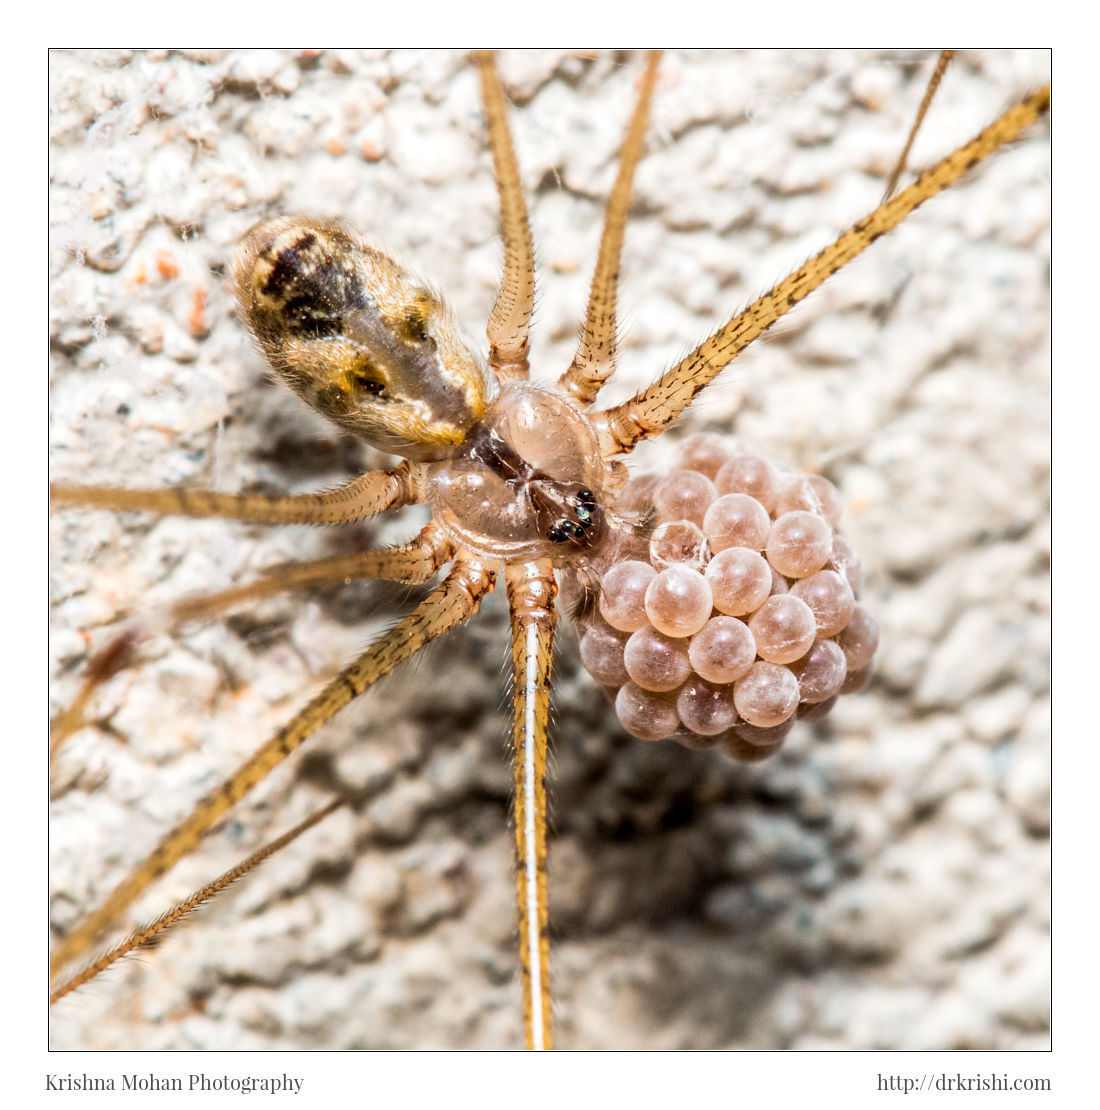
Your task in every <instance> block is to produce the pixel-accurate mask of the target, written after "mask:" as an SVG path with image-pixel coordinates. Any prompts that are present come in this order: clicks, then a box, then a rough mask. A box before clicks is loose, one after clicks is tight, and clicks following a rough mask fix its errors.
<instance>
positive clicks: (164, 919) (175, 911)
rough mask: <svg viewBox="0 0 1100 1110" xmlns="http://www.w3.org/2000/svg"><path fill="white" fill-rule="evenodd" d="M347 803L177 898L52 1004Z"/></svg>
mask: <svg viewBox="0 0 1100 1110" xmlns="http://www.w3.org/2000/svg"><path fill="white" fill-rule="evenodd" d="M343 804H344V802H343V799H340V798H338V799H337V800H336V801H334V802H329V804H328V805H327V806H325V807H324V808H323V809H319V810H318V811H317V812H316V813H312V814H310V816H309V817H307V818H306V819H305V820H304V821H300V822H299V823H298V824H297V825H295V826H294V828H292V829H290V830H289V831H288V832H285V833H283V834H282V836H279V837H276V839H275V840H272V841H271V842H270V843H269V844H265V845H264V846H263V847H262V848H261V849H260V850H259V851H258V852H253V853H252V855H250V856H249V857H248V859H246V860H243V861H242V862H241V863H238V864H237V865H236V866H235V867H231V868H230V869H229V870H228V871H224V872H222V874H221V875H219V876H218V877H217V878H216V879H215V880H214V881H213V882H210V883H207V884H206V886H204V887H200V888H199V889H198V890H196V891H195V893H194V894H192V895H191V896H190V897H188V898H185V899H184V900H183V901H182V902H177V903H176V904H175V905H174V906H173V907H172V908H171V909H169V910H166V911H165V912H164V913H162V914H161V915H160V916H159V917H157V918H155V919H154V920H153V921H151V922H150V923H149V924H148V925H145V926H143V927H142V928H140V929H135V930H134V931H133V932H132V933H131V934H130V935H129V936H128V937H127V938H126V939H125V940H123V941H122V942H120V943H119V944H116V945H115V946H114V948H111V949H109V950H108V951H107V952H104V953H103V955H102V956H98V957H97V958H96V959H94V960H93V961H92V962H91V963H89V964H88V965H86V966H85V967H83V968H81V969H80V971H78V972H77V973H76V974H75V975H72V976H70V977H69V978H68V979H66V980H65V981H64V982H63V983H59V984H58V985H57V986H56V987H55V988H54V989H53V990H51V991H50V1005H51V1006H52V1005H53V1004H54V1003H55V1002H57V1001H59V1000H60V999H62V998H64V997H65V995H67V994H70V993H71V992H72V991H74V990H76V989H77V987H82V986H84V984H85V983H88V982H90V981H91V980H92V979H94V978H95V977H96V976H97V975H99V974H100V972H103V971H106V970H107V968H109V967H110V966H111V964H114V963H117V962H118V961H119V960H121V959H122V957H123V956H127V955H129V954H130V953H131V952H136V951H137V950H138V949H139V948H152V947H153V946H154V945H157V944H159V943H160V942H161V941H162V940H163V939H164V935H165V933H167V932H168V931H169V930H170V929H173V928H175V927H176V926H177V925H179V924H180V923H181V922H182V921H184V920H185V919H186V918H187V917H189V916H190V915H191V914H193V913H194V912H195V910H197V909H198V908H199V907H200V906H202V905H204V904H205V903H207V902H209V901H210V899H211V898H214V897H215V896H216V895H218V894H220V893H221V892H222V891H223V890H225V889H226V887H228V886H231V885H232V884H233V883H235V882H236V881H237V880H238V879H242V878H244V876H245V875H247V874H248V873H249V871H254V870H255V869H256V868H257V867H259V865H260V864H261V863H263V862H264V860H266V859H270V858H271V857H272V856H273V855H274V854H275V853H276V852H277V851H279V849H280V848H285V847H286V846H287V845H288V844H289V843H290V842H291V841H292V840H297V839H298V837H300V836H301V835H302V833H304V832H308V831H309V830H310V829H312V828H313V826H314V825H317V824H320V822H321V821H323V820H324V819H325V818H326V817H327V816H328V815H329V814H330V813H333V812H335V811H336V810H338V809H339V808H340V807H341V806H342V805H343Z"/></svg>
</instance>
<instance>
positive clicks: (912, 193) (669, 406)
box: [593, 85, 1050, 458]
mask: <svg viewBox="0 0 1100 1110" xmlns="http://www.w3.org/2000/svg"><path fill="white" fill-rule="evenodd" d="M1049 108H1050V86H1049V85H1046V86H1044V87H1043V88H1042V89H1039V90H1038V91H1037V92H1034V93H1032V94H1031V95H1030V96H1028V97H1025V99H1023V100H1022V101H1020V102H1019V103H1018V104H1016V105H1014V106H1013V107H1012V108H1010V109H1009V110H1008V111H1007V112H1005V113H1004V115H1002V116H1001V117H1000V118H999V119H997V120H995V121H994V122H993V123H992V124H991V125H990V126H989V127H987V128H986V129H985V130H984V131H982V132H981V133H980V134H978V135H977V136H975V138H973V139H971V140H970V142H968V143H965V144H964V145H963V146H961V147H959V149H958V150H956V151H955V152H954V153H952V154H949V155H948V156H947V157H946V158H944V159H943V160H942V161H940V162H937V163H936V165H934V166H933V167H932V168H931V169H929V170H926V171H925V172H924V173H923V174H921V176H920V177H919V178H918V179H917V180H916V182H914V183H913V184H912V185H910V186H909V188H907V189H905V190H903V191H902V192H900V193H899V194H898V195H897V196H896V197H894V198H893V199H891V200H889V201H886V202H884V203H883V204H880V205H879V206H878V208H876V209H875V210H874V211H873V212H872V213H871V214H870V215H869V216H866V217H865V218H864V219H862V220H860V221H859V223H857V224H855V225H854V226H852V227H851V228H850V229H849V230H848V231H846V232H845V233H844V234H843V235H841V236H840V238H839V239H837V240H836V241H835V242H834V243H832V244H830V245H829V246H828V247H826V248H825V249H824V250H823V251H820V252H819V253H818V254H816V255H814V257H813V258H811V259H810V260H809V261H808V262H807V263H806V264H805V265H803V266H800V267H799V268H798V269H797V270H795V271H794V272H793V273H792V274H789V275H788V276H787V277H785V278H784V279H783V280H782V281H781V282H779V284H778V285H776V286H774V287H773V288H772V289H771V290H770V291H769V292H767V293H765V294H764V295H763V296H762V297H759V298H758V299H757V300H755V301H753V303H752V304H750V305H749V306H748V308H746V309H744V310H743V311H742V312H741V313H739V314H738V315H737V316H734V317H733V318H732V319H731V320H729V321H728V322H727V323H725V324H723V325H722V327H720V328H719V329H718V330H717V331H716V332H715V333H714V334H713V335H712V336H710V338H709V339H706V340H704V341H703V342H702V343H701V344H700V345H699V346H698V347H696V348H695V350H694V351H692V352H691V354H689V355H687V356H686V357H685V358H683V359H681V360H680V362H678V363H677V364H676V365H675V366H673V367H672V369H670V370H667V371H666V372H665V373H664V374H662V375H661V377H659V378H658V379H657V380H656V381H655V382H653V383H652V384H651V385H649V386H647V387H646V388H645V389H643V390H642V391H641V392H640V393H638V394H636V395H635V396H634V397H632V398H631V399H630V400H629V401H625V402H623V403H622V404H621V405H616V406H615V407H614V408H610V409H603V410H601V411H599V412H597V413H594V414H593V420H594V421H595V423H596V428H597V435H598V437H599V444H600V450H601V452H602V453H603V456H604V457H605V458H610V457H611V456H613V455H617V454H619V453H620V452H624V451H632V450H633V449H634V447H635V446H636V445H637V444H638V443H639V442H640V441H641V440H643V439H649V438H650V437H652V436H656V435H660V434H661V432H663V431H664V430H665V429H666V428H667V427H668V426H669V425H670V424H671V423H672V422H673V421H674V420H676V418H677V417H678V416H680V414H681V413H682V412H683V411H684V409H686V408H687V407H688V405H690V404H691V402H692V401H693V400H694V398H695V396H696V394H698V393H699V392H701V391H702V390H703V389H705V388H706V387H707V386H708V385H709V384H710V383H711V382H712V381H713V380H714V379H715V378H716V377H717V376H718V374H719V373H720V372H721V371H722V370H724V369H725V368H726V367H727V366H728V365H729V364H730V363H731V362H732V361H733V360H734V358H736V357H737V355H738V354H739V353H740V352H741V351H742V350H744V349H745V347H747V346H748V345H749V344H750V343H752V342H753V340H755V339H756V338H758V337H759V336H760V335H762V334H763V333H764V332H765V331H767V329H768V328H770V327H771V326H772V324H774V323H775V322H776V320H778V319H779V318H780V317H781V316H783V315H785V314H786V313H787V312H789V311H790V310H791V309H792V308H794V306H795V305H796V304H798V302H799V301H801V300H802V299H803V298H804V297H806V296H808V295H809V294H810V293H812V292H813V291H814V290H815V289H816V288H817V287H818V286H819V285H821V284H822V283H823V282H824V281H825V280H826V279H827V278H829V277H831V276H832V275H833V274H835V273H836V272H837V270H839V269H840V268H841V267H843V266H845V265H847V264H848V263H849V262H850V261H851V260H852V259H853V258H855V257H856V255H858V254H860V253H861V252H862V251H864V250H866V248H867V247H869V246H870V245H871V244H872V243H873V242H874V241H875V240H876V239H877V238H878V237H879V236H880V235H883V234H885V233H886V232H887V231H891V230H892V229H893V228H895V227H896V226H897V225H898V224H899V223H901V222H902V220H904V219H905V218H906V217H907V216H908V215H909V214H910V213H912V212H913V210H914V209H916V208H917V207H918V206H919V205H921V204H922V203H923V202H924V201H926V200H928V198H929V197H932V196H935V195H936V193H938V192H940V191H941V190H943V189H945V188H947V187H948V186H949V185H952V184H953V183H954V182H956V181H957V180H958V179H959V178H960V177H962V175H963V174H964V173H966V172H967V171H968V170H970V169H972V168H973V167H974V166H975V165H977V163H978V162H980V161H981V160H982V159H983V158H986V157H988V156H989V155H990V154H992V153H993V152H994V151H995V150H997V149H998V147H1001V146H1003V145H1004V144H1005V143H1009V142H1012V140H1013V139H1015V138H1016V137H1017V136H1018V135H1020V133H1021V132H1022V131H1024V130H1025V129H1026V128H1027V127H1029V126H1030V125H1031V124H1032V123H1034V122H1035V121H1036V120H1037V119H1038V118H1039V117H1040V116H1041V115H1042V114H1043V113H1045V112H1046V111H1048V110H1049Z"/></svg>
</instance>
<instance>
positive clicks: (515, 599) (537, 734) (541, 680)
mask: <svg viewBox="0 0 1100 1110" xmlns="http://www.w3.org/2000/svg"><path fill="white" fill-rule="evenodd" d="M504 574H505V581H506V582H507V584H508V605H509V609H510V611H511V618H512V620H511V624H512V668H513V675H514V679H513V681H514V684H515V685H514V689H513V698H512V706H513V721H512V736H513V739H514V743H515V799H516V816H515V822H516V827H515V832H516V905H517V908H518V911H519V954H520V966H521V968H522V974H523V1030H524V1040H525V1043H526V1047H527V1048H531V1049H544V1048H551V1047H553V1042H552V1033H551V1014H550V936H549V932H548V924H549V911H548V906H547V884H546V731H547V719H548V716H549V711H550V667H551V660H552V656H553V646H554V626H555V624H556V623H557V614H556V612H555V611H554V595H555V594H556V593H557V592H558V587H557V582H556V581H555V579H554V569H553V566H552V565H551V563H550V560H549V559H540V560H538V561H537V562H531V563H519V564H514V565H512V566H509V567H507V568H506V570H505V572H504Z"/></svg>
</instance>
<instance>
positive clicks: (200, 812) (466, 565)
mask: <svg viewBox="0 0 1100 1110" xmlns="http://www.w3.org/2000/svg"><path fill="white" fill-rule="evenodd" d="M495 578H496V572H495V570H494V569H493V568H492V567H491V566H490V565H488V564H486V563H483V562H480V561H478V560H464V559H463V560H459V561H458V562H456V563H455V565H454V567H453V568H452V570H451V573H450V574H449V575H448V576H447V577H446V578H445V579H444V580H443V582H441V583H440V585H439V586H438V587H437V588H436V589H435V590H433V591H432V593H431V594H430V595H429V596H428V597H427V598H426V599H425V600H424V601H423V602H422V603H421V604H420V605H418V606H417V607H416V609H414V610H413V611H412V612H411V613H410V614H409V615H408V616H407V617H406V618H405V619H404V620H402V621H401V622H400V623H399V624H398V625H397V626H396V627H395V628H393V629H391V630H390V631H389V632H388V633H386V635H384V636H382V637H380V638H379V639H378V640H376V641H375V642H374V643H373V644H372V645H371V646H370V647H369V648H368V649H367V650H366V651H365V652H364V653H363V654H362V655H360V656H359V658H358V659H356V660H355V661H354V662H353V663H352V664H351V665H350V666H348V667H346V668H345V669H344V670H343V672H341V673H340V674H339V675H337V676H336V678H334V679H333V680H332V681H331V682H330V683H329V684H328V685H327V686H326V687H325V688H324V689H323V690H322V691H321V692H320V693H319V694H318V695H317V696H316V697H314V698H313V699H312V700H311V701H310V702H309V703H308V704H307V705H306V706H305V707H304V708H303V709H302V710H300V711H299V712H298V713H297V714H296V715H295V716H294V717H293V718H292V719H291V720H290V721H289V722H288V723H287V724H285V725H284V726H283V727H282V728H280V729H279V730H278V731H277V732H276V733H275V734H274V736H272V737H271V739H269V740H268V741H267V742H266V743H265V744H263V745H262V747H260V748H259V749H258V750H257V751H256V752H255V753H254V754H253V755H252V756H251V758H249V759H248V760H246V761H245V762H244V763H243V764H241V766H240V767H238V768H237V770H236V771H235V772H234V773H233V774H232V775H231V776H230V777H229V778H228V779H226V781H225V782H223V783H222V784H221V785H220V786H219V787H217V788H216V789H215V790H213V791H212V792H211V793H209V794H208V795H207V796H206V797H205V798H203V799H202V800H201V801H200V802H199V803H198V805H196V806H195V808H194V810H193V811H192V812H191V815H190V816H189V817H188V818H186V820H184V821H183V822H182V823H181V824H179V825H178V826H177V827H176V828H175V829H173V830H172V831H171V832H170V833H168V835H167V836H165V837H164V839H163V840H162V841H161V842H160V844H159V845H157V847H156V848H155V849H154V850H153V851H152V852H151V853H150V855H149V856H148V857H147V858H146V859H145V860H144V861H143V862H142V863H140V864H138V865H137V867H135V868H134V869H133V870H132V871H131V872H130V874H129V875H127V876H126V878H125V879H123V880H122V882H121V883H119V884H118V886H116V887H115V889H114V890H113V891H112V892H111V894H110V895H108V897H107V899H106V901H105V902H104V903H103V904H102V905H101V906H99V908H98V909H96V910H93V911H92V913H90V914H89V915H88V916H87V917H86V918H84V920H83V921H82V922H80V924H79V925H77V927H76V928H75V929H74V930H73V931H72V932H71V933H70V934H69V935H68V936H66V937H65V938H64V940H62V941H61V942H60V943H59V944H58V945H57V947H56V948H55V950H54V953H53V956H52V958H51V962H50V967H51V970H57V969H59V968H60V967H61V966H62V965H64V964H67V963H68V962H69V961H70V960H72V959H74V958H75V957H77V956H79V955H81V954H82V953H84V952H86V951H87V950H88V948H89V947H90V946H91V944H92V943H94V941H95V939H96V937H97V936H98V935H99V933H100V932H102V930H103V929H104V928H105V927H106V926H107V925H109V924H110V922H111V921H112V920H113V919H114V918H115V917H117V916H118V915H119V914H120V913H121V912H122V911H123V910H125V909H126V907H127V906H129V905H130V904H131V903H132V902H133V901H134V899H135V898H137V897H138V896H139V895H140V894H141V893H142V892H143V891H144V890H145V889H146V887H148V886H149V884H150V883H152V882H153V881H154V880H156V879H158V878H160V876H161V875H163V874H165V873H166V872H167V871H168V870H169V869H170V868H171V867H173V866H174V865H175V863H176V862H177V861H178V860H179V859H180V858H181V857H182V856H184V855H186V854H187V853H188V852H189V851H190V850H191V849H192V848H193V847H194V846H195V845H196V844H197V843H198V842H199V840H200V838H201V837H202V836H203V835H204V834H205V833H206V832H207V830H208V829H210V828H211V827H212V826H213V825H214V824H215V823H216V822H217V820H218V819H219V818H220V817H221V816H222V814H224V813H225V812H226V811H227V810H228V809H229V808H230V806H232V805H235V804H236V803H237V802H238V801H240V799H241V798H243V797H244V796H245V794H247V793H248V792H249V791H250V790H251V789H252V788H253V787H254V786H256V785H257V784H258V783H259V782H261V781H262V780H263V779H264V778H266V777H267V775H268V774H270V772H271V771H273V770H274V769H275V768H276V767H277V766H278V765H279V764H280V763H281V762H282V761H283V760H284V759H286V757H287V756H289V755H290V754H291V753H293V752H294V751H295V750H296V749H297V748H298V747H300V746H301V744H302V743H303V742H304V741H305V740H306V739H308V737H310V736H311V735H312V734H313V733H314V732H316V731H317V729H319V728H320V727H321V725H323V724H324V723H325V722H326V721H327V720H328V719H329V718H330V717H332V716H333V715H334V714H335V713H337V712H338V711H339V710H341V709H343V708H344V706H345V705H347V704H348V703H349V702H350V701H352V700H353V699H354V698H357V697H358V696H359V695H360V694H361V693H363V691H364V690H366V689H367V688H368V687H369V686H371V685H372V684H373V683H375V682H377V681H378V679H380V678H382V676H383V675H386V674H388V673H389V672H390V671H392V670H393V669H394V667H396V666H397V665H398V663H401V662H403V661H404V660H406V659H408V658H409V657H410V656H412V655H415V654H416V653H417V652H418V651H419V650H420V649H421V648H422V647H424V646H425V645H427V644H428V643H430V642H431V641H432V640H434V639H436V638H437V637H439V636H441V635H442V634H443V633H444V632H446V631H447V630H448V629H451V628H453V627H454V626H455V625H457V624H461V623H462V622H463V621H464V620H466V619H467V618H469V617H470V616H471V615H472V614H473V613H474V612H476V610H477V608H478V606H479V605H480V603H481V599H482V598H483V597H484V596H485V595H486V594H487V593H488V592H489V591H490V590H491V589H492V587H493V583H494V581H495Z"/></svg>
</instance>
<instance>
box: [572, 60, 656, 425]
mask: <svg viewBox="0 0 1100 1110" xmlns="http://www.w3.org/2000/svg"><path fill="white" fill-rule="evenodd" d="M660 60H661V52H660V51H659V50H653V51H651V52H650V54H649V57H648V59H647V60H646V67H645V73H644V74H643V75H642V85H641V88H640V90H639V91H638V102H637V104H636V105H635V106H634V115H633V116H632V117H631V119H630V125H629V126H628V127H627V130H626V138H625V139H624V140H623V149H622V153H621V154H620V155H619V172H618V174H617V175H616V177H615V185H614V187H613V188H612V190H611V196H610V198H609V199H608V202H607V212H606V214H605V215H604V221H603V233H602V234H601V236H600V253H599V255H598V256H597V258H596V270H595V273H594V274H593V275H592V288H591V290H590V291H589V294H588V311H587V313H586V314H585V318H584V332H583V334H582V335H581V341H580V344H579V345H578V347H577V353H576V354H575V355H574V356H573V361H572V363H571V364H570V366H569V369H568V370H566V371H565V373H564V374H562V376H561V378H559V379H558V385H559V386H560V387H561V388H562V389H564V390H566V391H567V392H568V393H570V394H571V395H572V396H573V397H575V398H576V399H577V400H578V401H580V403H581V404H582V405H584V407H585V408H587V407H588V406H589V405H590V404H592V402H593V401H594V400H595V399H596V394H597V393H599V391H600V389H601V387H602V386H603V384H604V382H606V381H607V379H608V378H610V377H611V375H612V374H613V373H614V372H615V351H616V347H617V345H618V321H617V318H616V306H617V300H618V289H619V262H620V259H621V258H622V252H623V233H624V231H625V230H626V217H627V213H628V212H629V210H630V193H631V189H632V188H633V185H634V170H635V168H636V167H637V165H638V161H639V160H640V158H641V156H642V141H643V139H644V138H645V128H646V119H647V117H648V115H649V105H650V101H651V100H652V99H653V87H654V85H655V84H656V82H657V65H658V63H659V62H660Z"/></svg>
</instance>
